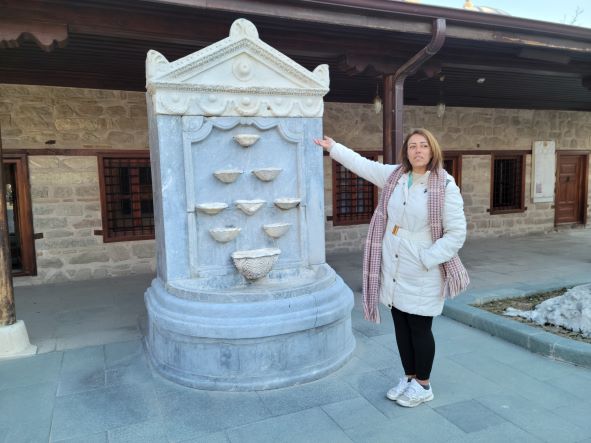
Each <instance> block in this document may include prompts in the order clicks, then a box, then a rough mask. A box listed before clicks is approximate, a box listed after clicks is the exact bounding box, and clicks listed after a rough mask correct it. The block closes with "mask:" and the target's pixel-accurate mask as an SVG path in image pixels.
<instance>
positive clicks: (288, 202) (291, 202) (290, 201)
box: [273, 197, 301, 209]
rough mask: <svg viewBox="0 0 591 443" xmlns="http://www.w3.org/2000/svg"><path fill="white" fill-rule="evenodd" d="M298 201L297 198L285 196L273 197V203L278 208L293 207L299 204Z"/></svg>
mask: <svg viewBox="0 0 591 443" xmlns="http://www.w3.org/2000/svg"><path fill="white" fill-rule="evenodd" d="M300 201H301V200H300V199H299V198H289V197H285V198H278V199H275V201H274V202H273V203H275V206H277V207H278V208H280V209H291V208H295V207H296V206H297V205H299V204H300Z"/></svg>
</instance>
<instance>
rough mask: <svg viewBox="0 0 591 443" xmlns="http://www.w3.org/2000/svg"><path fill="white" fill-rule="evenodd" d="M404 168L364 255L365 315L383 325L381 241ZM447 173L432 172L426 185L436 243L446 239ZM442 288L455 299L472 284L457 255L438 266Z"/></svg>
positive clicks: (391, 181) (384, 198)
mask: <svg viewBox="0 0 591 443" xmlns="http://www.w3.org/2000/svg"><path fill="white" fill-rule="evenodd" d="M404 172H405V171H404V170H403V168H402V167H399V168H397V169H396V170H395V171H394V172H393V173H392V174H390V177H388V180H387V181H386V185H385V186H384V189H383V190H382V195H381V196H380V200H379V202H378V206H377V208H376V210H375V211H374V214H373V217H372V218H371V222H370V224H369V230H368V233H367V240H366V242H365V250H364V254H363V313H364V316H365V319H366V320H369V321H371V322H374V323H379V322H380V312H379V309H378V301H379V293H380V271H381V266H382V241H383V238H384V232H385V231H386V225H387V223H388V210H387V208H388V200H390V196H391V195H392V192H393V191H394V188H395V187H396V184H397V183H398V181H399V180H400V177H402V175H403V174H404ZM446 180H447V173H446V172H445V171H444V170H443V169H439V170H437V171H432V172H431V173H430V174H429V179H428V182H427V188H428V192H429V194H428V203H427V204H428V216H429V223H430V225H431V239H432V240H433V242H435V241H437V240H438V239H440V238H441V237H442V236H443V218H442V212H443V205H444V204H445V185H446ZM439 270H440V272H441V278H442V280H443V285H442V293H441V296H442V297H447V298H453V297H455V296H456V295H458V294H459V293H460V292H462V291H463V290H464V289H466V287H467V286H468V284H469V283H470V278H469V277H468V272H467V271H466V268H464V265H463V264H462V262H461V261H460V258H459V257H458V256H457V254H456V255H454V256H453V257H452V258H451V259H450V260H449V261H447V262H445V263H442V264H440V265H439Z"/></svg>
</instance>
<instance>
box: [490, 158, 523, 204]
mask: <svg viewBox="0 0 591 443" xmlns="http://www.w3.org/2000/svg"><path fill="white" fill-rule="evenodd" d="M491 164H492V171H491V180H492V183H491V202H490V213H491V214H502V213H508V212H523V211H525V206H524V202H525V198H524V195H525V154H511V153H493V154H492V158H491Z"/></svg>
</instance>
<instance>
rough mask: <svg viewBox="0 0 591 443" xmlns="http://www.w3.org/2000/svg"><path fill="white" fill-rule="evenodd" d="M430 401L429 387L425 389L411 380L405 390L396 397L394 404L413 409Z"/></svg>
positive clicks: (431, 396) (431, 394)
mask: <svg viewBox="0 0 591 443" xmlns="http://www.w3.org/2000/svg"><path fill="white" fill-rule="evenodd" d="M431 400H433V391H432V390H431V386H429V389H425V388H423V387H422V386H421V385H420V384H419V382H417V381H416V380H415V379H414V378H413V379H412V380H411V382H410V383H409V384H408V387H407V388H406V390H405V391H404V392H403V393H402V395H400V397H398V399H397V400H396V403H398V404H399V405H400V406H404V407H406V408H414V407H415V406H418V405H420V404H421V403H425V402H427V401H431Z"/></svg>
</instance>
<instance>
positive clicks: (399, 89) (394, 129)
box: [384, 18, 446, 164]
mask: <svg viewBox="0 0 591 443" xmlns="http://www.w3.org/2000/svg"><path fill="white" fill-rule="evenodd" d="M445 26H446V24H445V19H443V18H436V19H434V20H433V32H432V34H431V41H430V42H429V43H428V44H427V46H425V47H424V48H423V49H421V50H420V51H419V52H417V53H416V54H415V55H414V56H413V57H412V58H411V59H410V60H408V61H407V62H406V63H405V64H404V65H402V66H401V67H400V68H399V69H398V70H397V71H396V73H395V74H393V75H392V74H389V75H386V76H384V163H390V164H393V163H396V162H397V160H398V154H399V153H400V151H401V149H402V142H403V132H404V127H403V111H404V80H406V77H408V76H409V75H413V74H414V73H415V72H417V69H419V67H420V66H421V65H422V64H423V63H424V62H425V61H427V60H428V59H430V58H431V57H433V55H435V54H437V52H438V51H439V50H440V49H441V47H442V46H443V42H444V41H445Z"/></svg>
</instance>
